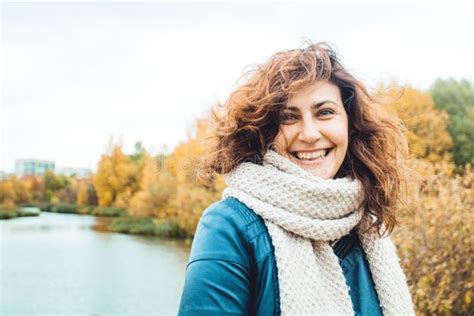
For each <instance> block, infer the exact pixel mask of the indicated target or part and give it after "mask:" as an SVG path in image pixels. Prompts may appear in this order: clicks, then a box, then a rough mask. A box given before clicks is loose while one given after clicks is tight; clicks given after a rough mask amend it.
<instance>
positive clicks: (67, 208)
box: [49, 203, 77, 214]
mask: <svg viewBox="0 0 474 316" xmlns="http://www.w3.org/2000/svg"><path fill="white" fill-rule="evenodd" d="M49 211H50V212H54V213H67V214H77V205H76V204H67V203H59V204H53V205H51V206H50V209H49Z"/></svg>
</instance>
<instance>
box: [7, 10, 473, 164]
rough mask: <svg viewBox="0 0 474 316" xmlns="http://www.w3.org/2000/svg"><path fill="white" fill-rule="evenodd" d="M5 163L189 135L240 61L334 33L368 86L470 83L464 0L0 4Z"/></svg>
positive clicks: (153, 145) (93, 159)
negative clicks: (428, 0) (415, 0)
mask: <svg viewBox="0 0 474 316" xmlns="http://www.w3.org/2000/svg"><path fill="white" fill-rule="evenodd" d="M1 9H2V15H1V18H2V20H1V26H2V29H1V36H2V38H1V63H2V64H1V71H0V73H1V80H2V81H1V90H2V95H1V107H2V111H1V112H0V114H1V148H0V152H1V157H0V170H4V171H9V172H10V171H13V169H14V161H15V159H24V158H36V159H48V160H53V161H55V162H56V167H86V168H91V169H93V170H95V169H96V165H97V162H98V161H99V159H100V156H101V154H102V153H104V151H105V149H106V145H107V143H108V140H109V138H110V137H111V136H114V137H115V138H116V139H117V138H118V137H120V136H121V137H122V138H123V143H124V149H125V150H126V151H129V152H131V151H132V148H133V145H134V143H135V142H136V141H142V142H143V144H144V145H145V147H146V148H147V149H149V150H150V151H152V152H156V151H158V150H160V148H161V147H162V146H163V145H166V146H168V148H169V149H172V148H173V147H174V146H176V145H177V144H178V142H179V141H181V140H184V139H186V133H187V131H188V130H189V128H190V126H192V123H193V122H194V120H195V118H196V117H198V116H200V115H202V114H203V113H205V112H206V111H207V109H208V108H209V107H210V106H211V105H212V104H214V103H215V102H217V101H218V100H220V101H221V102H223V101H225V99H226V97H227V95H228V94H229V92H230V91H231V90H232V88H233V87H234V86H235V83H236V81H237V80H238V78H239V77H240V76H241V74H242V72H243V70H244V69H245V67H246V66H248V65H251V64H256V63H261V62H263V61H265V60H266V59H267V58H268V57H269V56H270V55H272V54H273V53H275V52H277V51H279V50H283V49H290V48H297V47H300V46H301V44H302V43H303V39H304V38H309V39H311V40H312V41H314V42H317V41H329V42H331V43H333V44H334V46H335V47H336V49H337V50H338V51H339V53H340V57H341V59H342V61H343V62H344V63H345V64H346V65H347V66H348V68H349V69H350V70H351V71H352V72H353V73H354V74H355V75H356V76H358V77H359V78H361V79H362V80H363V81H364V82H366V83H367V84H368V85H369V87H370V86H374V85H375V83H376V82H378V81H380V80H385V81H386V80H389V79H392V78H393V79H397V80H399V81H400V82H401V83H402V84H406V83H409V84H411V85H412V86H414V87H417V88H419V89H424V90H426V89H429V86H430V84H431V83H432V82H433V80H434V79H436V78H437V77H444V78H447V77H454V78H457V79H459V78H467V79H469V80H471V81H473V73H474V61H473V56H474V54H473V53H474V43H473V38H474V34H473V20H474V16H473V11H472V5H471V6H469V7H468V6H467V5H460V4H453V2H445V3H444V4H443V3H438V4H435V5H428V4H416V5H410V4H398V5H388V4H380V5H376V4H359V5H345V4H334V5H329V4H316V5H310V4H269V3H263V4H258V5H256V4H250V3H246V4H241V5H237V4H216V3H214V4H197V3H193V4H164V3H150V2H148V3H141V4H134V3H123V2H122V3H111V2H102V3H78V4H71V3H69V4H68V3H58V2H56V3H55V2H53V3H48V4H42V3H29V4H28V3H5V2H3V3H2V4H1Z"/></svg>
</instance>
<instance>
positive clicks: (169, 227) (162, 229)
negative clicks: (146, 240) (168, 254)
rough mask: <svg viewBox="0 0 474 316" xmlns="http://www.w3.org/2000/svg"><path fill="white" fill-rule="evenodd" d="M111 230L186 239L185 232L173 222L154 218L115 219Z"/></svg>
mask: <svg viewBox="0 0 474 316" xmlns="http://www.w3.org/2000/svg"><path fill="white" fill-rule="evenodd" d="M109 230H110V231H113V232H118V233H127V234H140V235H149V236H161V237H178V238H181V237H185V236H186V234H185V232H184V231H183V230H182V229H181V228H180V227H179V225H178V224H177V223H176V221H173V220H157V219H153V218H152V217H120V218H117V219H114V220H113V221H112V223H111V224H110V225H109Z"/></svg>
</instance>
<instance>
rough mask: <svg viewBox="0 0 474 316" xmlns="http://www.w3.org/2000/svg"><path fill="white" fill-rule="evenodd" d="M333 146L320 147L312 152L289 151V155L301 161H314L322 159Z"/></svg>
mask: <svg viewBox="0 0 474 316" xmlns="http://www.w3.org/2000/svg"><path fill="white" fill-rule="evenodd" d="M332 149H333V148H326V149H321V150H317V151H313V152H299V151H295V152H290V154H291V156H292V157H294V158H296V159H298V160H299V161H301V162H315V161H320V160H323V159H324V158H325V157H326V156H327V155H328V154H329V153H330V152H331V150H332Z"/></svg>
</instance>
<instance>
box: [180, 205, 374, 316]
mask: <svg viewBox="0 0 474 316" xmlns="http://www.w3.org/2000/svg"><path fill="white" fill-rule="evenodd" d="M334 250H335V253H336V254H337V255H338V257H339V259H340V264H341V267H342V270H343V272H344V275H345V277H346V282H347V284H348V286H349V289H350V290H349V294H350V296H351V299H352V304H353V308H354V312H355V314H356V315H382V313H381V310H380V304H379V302H378V298H377V294H376V292H375V289H374V284H373V281H372V277H371V275H370V271H369V268H368V265H367V261H366V259H365V254H364V252H363V250H362V247H361V246H360V243H359V241H358V239H357V234H352V236H351V238H345V240H341V241H339V242H338V243H337V244H336V246H335V248H334ZM280 314H281V310H280V297H279V288H278V278H277V266H276V262H275V255H274V249H273V246H272V243H271V239H270V236H269V234H268V231H267V228H266V226H265V224H264V222H263V220H262V218H261V217H259V216H258V215H256V214H255V213H254V212H253V211H252V210H251V209H249V208H248V207H247V206H246V205H245V204H243V203H241V202H240V201H238V200H237V199H234V198H225V199H223V200H221V201H219V202H216V203H214V204H212V205H211V206H209V208H208V209H207V210H206V211H205V212H204V213H203V215H202V217H201V220H200V221H199V224H198V228H197V231H196V235H195V237H194V241H193V245H192V249H191V254H190V258H189V263H188V266H187V270H186V280H185V284H184V289H183V293H182V296H181V303H180V307H179V315H280Z"/></svg>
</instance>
